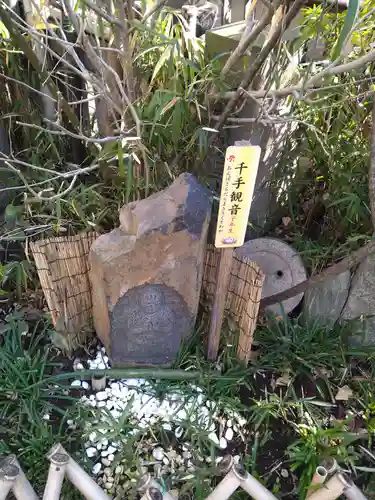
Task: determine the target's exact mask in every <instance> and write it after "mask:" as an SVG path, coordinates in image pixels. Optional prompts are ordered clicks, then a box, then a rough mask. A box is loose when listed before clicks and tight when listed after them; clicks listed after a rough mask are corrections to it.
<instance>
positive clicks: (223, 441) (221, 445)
mask: <svg viewBox="0 0 375 500" xmlns="http://www.w3.org/2000/svg"><path fill="white" fill-rule="evenodd" d="M219 446H220V448H221V449H222V450H225V448H226V447H227V446H228V443H227V440H226V439H225V438H223V437H221V438H220V441H219Z"/></svg>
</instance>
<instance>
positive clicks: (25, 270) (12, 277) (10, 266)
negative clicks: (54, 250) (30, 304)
mask: <svg viewBox="0 0 375 500" xmlns="http://www.w3.org/2000/svg"><path fill="white" fill-rule="evenodd" d="M30 270H31V264H30V262H29V261H27V260H22V261H12V262H8V263H7V264H5V265H4V266H3V268H2V274H3V279H2V284H3V286H4V285H6V283H8V282H10V283H11V284H12V285H14V287H15V290H16V296H17V298H18V299H20V298H21V296H22V292H23V291H25V292H26V291H27V289H28V283H29V281H30V280H31V273H30Z"/></svg>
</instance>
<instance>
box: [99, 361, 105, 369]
mask: <svg viewBox="0 0 375 500" xmlns="http://www.w3.org/2000/svg"><path fill="white" fill-rule="evenodd" d="M105 368H107V367H106V366H105V364H104V363H103V362H102V363H99V364H98V370H104V369H105Z"/></svg>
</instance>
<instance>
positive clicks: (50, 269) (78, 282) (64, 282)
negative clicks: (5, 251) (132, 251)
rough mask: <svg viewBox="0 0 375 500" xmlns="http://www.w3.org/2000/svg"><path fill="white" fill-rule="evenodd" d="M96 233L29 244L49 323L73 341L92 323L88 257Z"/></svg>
mask: <svg viewBox="0 0 375 500" xmlns="http://www.w3.org/2000/svg"><path fill="white" fill-rule="evenodd" d="M97 236H98V234H96V233H95V232H90V233H81V234H77V235H75V236H62V237H58V238H49V239H44V240H40V241H36V242H31V243H30V248H31V251H32V254H33V256H34V259H35V264H36V268H37V271H38V275H39V279H40V282H41V285H42V288H43V292H44V295H45V298H46V301H47V305H48V308H49V310H50V311H51V316H52V322H53V324H54V326H55V327H56V328H58V329H59V330H61V329H62V330H63V333H66V334H67V335H68V336H69V337H70V338H71V340H72V341H73V342H74V339H76V340H77V341H78V342H79V341H80V337H81V336H83V337H84V333H83V332H82V330H83V329H85V328H87V327H90V326H91V324H92V301H91V286H90V280H89V259H88V256H89V252H90V248H91V245H92V243H93V242H94V241H95V239H96V238H97ZM60 333H62V332H60Z"/></svg>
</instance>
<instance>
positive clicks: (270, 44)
mask: <svg viewBox="0 0 375 500" xmlns="http://www.w3.org/2000/svg"><path fill="white" fill-rule="evenodd" d="M304 2H305V0H295V2H294V3H293V5H292V7H291V8H290V9H289V11H288V12H287V14H286V15H285V17H283V18H282V19H281V20H280V21H279V23H278V24H277V26H276V27H275V29H274V30H273V32H272V34H271V36H270V37H269V39H268V41H267V42H266V44H265V45H264V46H263V48H262V50H261V51H260V53H259V55H258V57H257V58H256V59H255V61H254V62H253V63H252V64H251V65H250V67H249V69H248V70H247V72H246V74H245V76H244V78H243V79H242V81H241V83H240V86H239V88H238V89H237V91H236V92H235V93H234V95H233V97H232V98H231V99H230V101H229V102H228V103H227V105H226V106H225V109H224V111H223V112H222V114H221V116H220V120H218V122H217V125H216V128H217V129H220V128H221V127H222V126H223V124H224V123H225V121H226V119H227V118H228V117H229V115H230V114H231V113H232V111H233V109H234V107H235V106H236V104H237V102H238V101H239V100H240V99H242V98H243V91H242V89H247V88H248V87H249V86H250V85H251V83H252V82H253V80H254V78H255V76H256V75H257V73H258V71H259V70H260V68H261V67H262V66H263V63H264V62H265V60H266V59H267V57H268V56H269V55H270V53H271V52H272V50H273V49H274V48H275V46H276V44H277V42H278V41H279V39H280V37H281V35H282V33H283V31H285V30H286V29H287V28H288V27H289V25H290V23H291V22H292V21H293V19H294V18H295V16H296V14H297V12H298V11H299V10H300V8H301V6H302V5H303V4H304Z"/></svg>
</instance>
